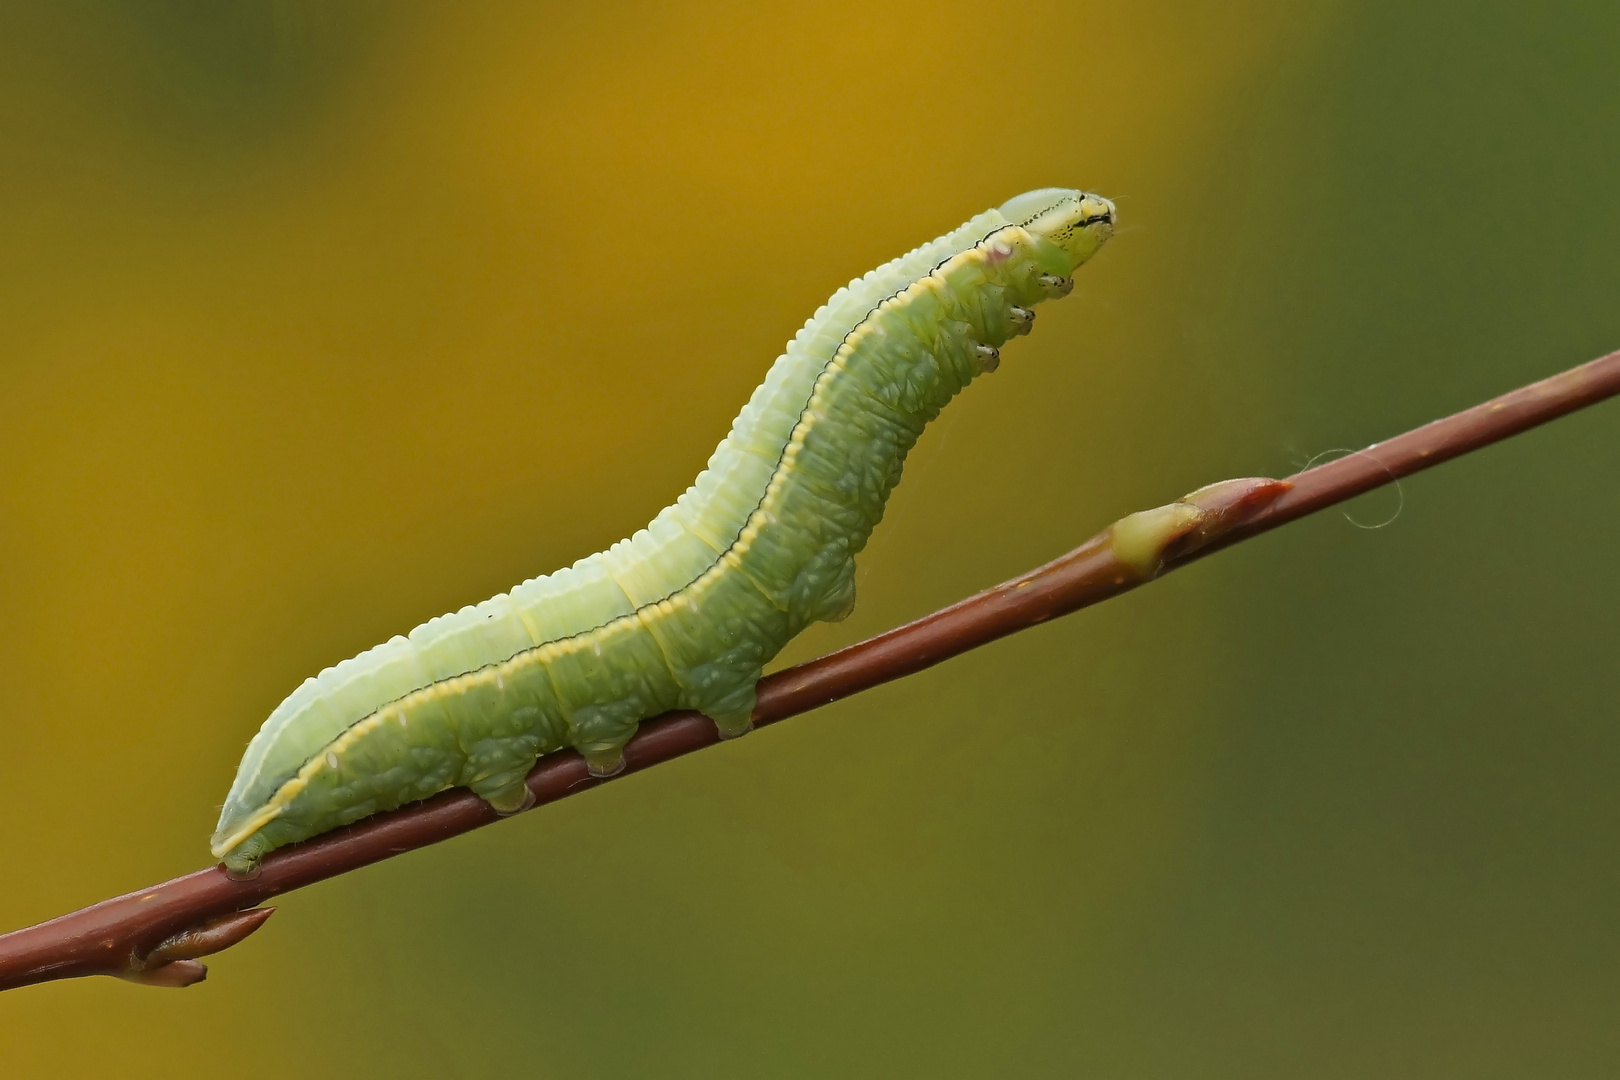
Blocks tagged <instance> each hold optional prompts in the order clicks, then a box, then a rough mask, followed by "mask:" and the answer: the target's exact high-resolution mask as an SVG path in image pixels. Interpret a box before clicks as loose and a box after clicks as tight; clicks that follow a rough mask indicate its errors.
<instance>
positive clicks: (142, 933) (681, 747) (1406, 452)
mask: <svg viewBox="0 0 1620 1080" xmlns="http://www.w3.org/2000/svg"><path fill="white" fill-rule="evenodd" d="M1616 393H1620V352H1616V353H1611V354H1609V355H1608V356H1605V357H1602V358H1600V359H1597V360H1593V361H1591V362H1590V363H1587V364H1583V365H1581V366H1580V367H1577V368H1572V369H1571V370H1569V371H1566V372H1564V373H1562V374H1560V375H1555V376H1553V377H1552V378H1550V379H1544V380H1543V381H1541V382H1538V383H1534V384H1532V385H1530V386H1526V387H1523V388H1521V389H1518V390H1514V391H1512V392H1511V393H1508V394H1504V395H1502V396H1501V397H1499V398H1496V399H1494V400H1492V401H1488V402H1486V403H1485V404H1483V405H1479V406H1476V407H1474V408H1472V409H1468V410H1466V411H1464V412H1460V413H1457V414H1456V415H1454V416H1450V417H1447V418H1446V419H1444V420H1437V421H1435V422H1434V423H1432V424H1428V425H1426V426H1424V427H1421V428H1418V429H1416V430H1415V431H1410V432H1407V433H1406V434H1404V435H1401V436H1399V437H1397V438H1394V439H1391V440H1389V441H1388V442H1384V443H1379V444H1377V445H1375V446H1371V447H1368V448H1367V449H1366V450H1363V451H1360V452H1358V453H1355V454H1351V455H1349V456H1347V457H1343V458H1340V459H1338V460H1336V461H1333V462H1330V463H1328V464H1326V465H1322V466H1319V467H1317V468H1314V469H1307V470H1305V471H1304V472H1301V473H1299V474H1298V475H1296V476H1293V477H1291V478H1290V479H1288V480H1283V481H1279V480H1262V479H1250V480H1229V481H1226V482H1224V483H1220V484H1215V485H1212V486H1211V487H1208V488H1204V489H1202V490H1200V491H1197V492H1194V493H1193V494H1191V495H1189V496H1187V497H1185V498H1184V499H1181V500H1179V501H1178V502H1175V503H1171V504H1169V505H1168V506H1162V507H1158V508H1156V509H1153V510H1147V511H1143V512H1141V513H1139V514H1132V515H1130V516H1129V517H1127V518H1123V519H1121V520H1120V521H1117V522H1115V523H1114V524H1113V525H1111V526H1109V527H1108V528H1107V529H1105V530H1104V531H1103V532H1101V533H1099V534H1098V535H1097V536H1095V537H1093V538H1092V539H1090V540H1088V541H1086V542H1085V543H1084V544H1081V545H1080V546H1079V547H1077V548H1075V549H1074V550H1073V551H1071V552H1069V553H1068V554H1067V555H1064V556H1063V557H1061V558H1059V559H1057V560H1055V561H1053V562H1050V563H1048V564H1047V565H1045V566H1042V567H1040V568H1039V569H1036V570H1033V571H1031V572H1029V573H1027V574H1025V575H1023V576H1022V577H1018V578H1014V579H1013V580H1011V581H1008V582H1004V583H1002V584H1001V585H997V586H996V587H995V588H993V589H989V590H987V591H985V592H982V593H979V594H978V595H977V596H973V597H970V598H968V599H966V600H963V601H961V602H960V603H957V604H953V605H951V606H950V607H948V608H944V609H943V610H941V611H936V612H934V613H933V614H932V615H929V616H926V617H925V618H922V619H918V620H917V621H916V622H913V623H910V624H908V625H906V626H902V627H899V628H898V629H895V630H890V631H889V632H888V633H885V634H880V635H878V636H877V637H874V638H871V639H869V640H867V641H863V642H861V643H860V644H858V645H852V646H850V647H849V648H847V649H840V650H839V651H838V652H835V653H831V654H829V655H827V656H823V657H821V658H820V659H818V660H812V661H810V662H809V663H807V664H801V665H800V666H798V667H795V668H790V669H788V670H786V671H782V672H779V673H777V674H775V675H772V676H770V677H769V678H767V679H765V680H763V681H762V682H761V683H760V685H759V707H758V709H757V710H756V711H755V713H754V722H755V724H757V725H763V724H770V723H775V722H776V721H778V720H783V719H786V718H787V717H790V716H795V715H797V714H799V713H802V712H805V711H807V710H810V709H814V708H816V707H817V706H820V705H825V704H827V703H828V702H830V701H836V700H838V699H839V698H843V697H848V696H849V695H851V694H854V693H858V692H859V691H862V690H865V689H868V688H870V687H873V686H876V685H878V684H879V683H883V682H888V681H890V680H892V679H898V678H900V677H902V676H904V675H910V674H912V673H913V672H917V671H921V670H922V669H924V668H926V667H930V666H932V665H934V664H937V663H939V662H940V661H941V660H945V659H947V658H949V657H952V656H956V655H958V654H960V653H963V652H966V651H967V650H969V649H972V648H976V647H977V646H979V645H983V644H985V643H986V642H989V641H994V640H995V639H996V638H999V637H1005V636H1006V635H1008V634H1012V633H1015V632H1017V631H1019V630H1022V629H1025V628H1026V627H1030V626H1033V625H1035V624H1037V623H1041V622H1045V621H1046V620H1048V619H1052V618H1056V617H1057V616H1059V615H1065V614H1068V613H1069V612H1072V611H1078V610H1079V609H1080V608H1083V607H1088V606H1090V605H1092V604H1095V603H1098V602H1100V601H1102V600H1106V599H1108V598H1109V597H1111V596H1114V595H1116V594H1118V593H1121V592H1124V591H1126V590H1128V589H1132V588H1135V587H1136V586H1137V585H1140V584H1142V583H1143V582H1145V581H1148V580H1151V579H1152V578H1153V577H1155V576H1156V575H1158V574H1160V573H1163V572H1164V571H1167V570H1172V569H1174V568H1176V567H1178V566H1181V565H1183V564H1185V563H1187V562H1190V561H1192V560H1193V559H1196V558H1199V557H1201V556H1203V555H1206V554H1208V553H1210V552H1212V551H1215V550H1218V549H1220V548H1223V547H1226V546H1227V545H1229V544H1234V543H1237V542H1238V541H1240V540H1246V539H1248V538H1249V537H1251V536H1255V535H1258V534H1259V533H1262V532H1265V531H1267V530H1269V529H1274V528H1276V527H1277V526H1279V525H1282V524H1285V523H1287V522H1290V521H1294V520H1297V519H1298V518H1301V517H1304V516H1305V515H1307V514H1310V513H1313V512H1315V511H1317V510H1320V509H1322V508H1323V507H1325V506H1330V505H1332V504H1334V503H1338V502H1342V501H1344V500H1346V499H1349V498H1352V497H1354V496H1356V495H1360V494H1362V493H1363V492H1365V491H1369V490H1371V489H1373V488H1376V487H1378V486H1380V485H1382V484H1386V483H1389V482H1391V481H1392V480H1395V479H1396V478H1398V477H1402V476H1406V475H1409V474H1411V473H1414V472H1417V471H1418V470H1420V469H1426V468H1428V467H1429V466H1431V465H1435V464H1438V463H1439V462H1442V461H1446V460H1448V459H1450V458H1453V457H1456V456H1458V455H1459V454H1465V453H1467V452H1469V451H1470V450H1474V449H1477V448H1479V447H1481V446H1485V445H1487V444H1489V443H1493V442H1497V441H1499V440H1501V439H1505V438H1508V437H1509V436H1512V435H1516V434H1518V433H1519V432H1521V431H1524V430H1526V429H1528V428H1531V427H1535V426H1536V425H1537V424H1541V423H1545V422H1546V421H1548V420H1552V419H1555V418H1557V417H1560V416H1564V415H1566V414H1568V413H1571V412H1574V411H1575V410H1577V409H1580V408H1583V407H1585V406H1587V405H1590V404H1592V403H1594V402H1596V401H1600V400H1602V399H1604V398H1607V397H1610V396H1612V395H1614V394H1616ZM717 741H718V739H717V737H716V734H715V729H714V725H713V724H712V723H710V722H709V721H708V720H707V719H705V718H704V717H701V716H698V715H696V714H694V713H669V714H666V715H664V716H661V717H658V718H656V719H654V720H650V721H648V722H647V723H645V724H643V725H642V728H641V731H640V732H639V733H638V734H637V735H636V737H635V738H634V739H633V740H631V742H630V745H629V746H628V747H626V749H625V758H626V763H627V767H626V769H625V774H628V773H633V772H638V771H640V770H642V769H645V768H648V767H650V766H653V765H657V764H659V763H660V762H664V761H668V760H670V759H671V758H676V757H680V756H681V755H682V754H688V753H691V752H692V751H694V750H700V749H702V748H703V747H706V746H710V745H712V744H714V743H715V742H717ZM621 775H624V774H621ZM607 782H610V781H604V780H599V779H595V778H593V777H591V776H590V775H589V774H588V773H587V772H586V769H585V762H584V761H583V759H581V758H580V757H579V755H578V754H575V753H572V752H568V753H560V754H553V755H551V756H548V757H546V758H545V759H543V760H542V761H541V762H540V763H539V764H538V765H536V766H535V768H534V771H532V772H531V773H530V774H529V777H528V784H529V787H530V789H531V790H533V791H534V794H535V799H536V805H539V804H542V803H548V802H553V801H555V800H557V799H561V798H563V797H565V796H568V795H572V794H575V793H576V792H580V791H584V790H586V789H587V788H591V787H595V786H597V785H599V784H602V783H607ZM496 820H498V819H497V817H496V815H495V814H494V812H493V811H491V810H490V809H489V807H488V805H487V804H486V803H484V802H483V800H481V799H479V798H478V797H477V796H475V795H473V794H472V793H471V792H469V791H466V790H464V789H458V790H454V791H447V792H445V793H443V794H441V795H438V796H435V797H434V798H432V799H429V800H427V801H426V802H423V803H419V804H416V805H414V806H409V807H404V808H401V809H399V810H396V811H393V812H392V813H387V814H378V815H377V816H375V817H373V818H370V819H368V820H366V821H363V822H360V823H359V824H356V825H354V826H351V827H349V828H345V829H340V830H337V831H335V832H331V833H327V834H326V835H324V836H320V837H316V838H315V839H313V840H309V841H306V842H305V843H302V844H297V845H294V846H292V847H288V848H285V849H283V850H281V851H277V852H274V853H272V854H271V855H270V856H269V857H268V858H266V859H265V861H264V864H263V869H262V871H261V872H260V873H259V875H258V877H256V878H254V879H252V880H250V881H237V880H233V879H231V878H229V877H227V876H226V875H225V872H224V870H222V869H221V868H220V867H217V866H215V867H210V868H209V869H207V870H199V871H197V872H196V873H193V874H188V875H186V876H185V877H180V878H175V879H174V880H172V881H166V882H164V883H163V884H161V885H154V886H152V887H151V888H149V889H143V890H141V891H140V892H135V893H130V894H129V895H127V896H120V897H117V898H115V899H112V900H105V901H103V902H101V903H99V904H96V905H94V906H92V907H88V908H85V909H83V910H82V911H76V912H74V913H72V914H71V915H63V916H61V917H60V918H56V919H52V920H50V921H49V922H44V923H40V924H39V925H38V926H31V927H28V928H27V929H24V930H17V931H14V932H12V933H9V934H5V935H0V989H7V988H10V987H14V986H23V985H26V984H28V983H35V982H44V981H47V980H50V979H65V978H72V977H75V976H80V975H118V976H121V977H123V978H127V979H132V980H134V981H137V982H144V983H147V984H150V985H158V986H185V985H189V984H190V983H193V982H196V981H198V980H200V979H201V978H203V975H204V973H205V970H206V969H205V968H204V967H203V965H202V964H200V963H198V962H197V958H198V957H200V956H205V955H208V954H210V953H213V952H218V951H219V950H220V949H223V948H227V947H228V946H230V945H233V944H235V943H236V942H238V941H240V940H242V939H243V938H245V937H246V936H247V935H248V934H250V933H252V932H253V931H254V930H256V929H257V928H258V927H259V926H260V925H261V924H262V923H263V922H264V920H265V919H267V918H268V917H269V915H270V912H271V911H272V910H273V909H270V908H257V909H256V908H255V906H256V905H258V904H260V903H262V902H264V901H265V900H267V899H269V898H270V897H272V896H276V895H279V894H281V893H284V892H288V891H290V890H292V889H296V888H299V887H300V886H303V885H308V884H311V883H312V882H316V881H320V880H322V879H325V878H329V877H334V876H336V875H338V874H342V873H345V872H347V871H349V870H354V869H357V868H359V867H362V866H366V865H368V864H370V863H374V862H378V861H379V860H382V859H386V858H390V857H391V856H394V855H398V854H400V853H401V852H405V851H410V850H411V849H413V848H419V847H424V846H426V845H428V844H433V843H437V842H438V841H440V840H445V839H448V838H449V837H452V836H456V835H458V834H460V833H464V832H467V831H469V830H471V829H476V828H479V827H481V826H484V825H488V824H491V823H492V822H494V821H496Z"/></svg>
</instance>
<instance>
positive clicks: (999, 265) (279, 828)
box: [212, 188, 1115, 873]
mask: <svg viewBox="0 0 1620 1080" xmlns="http://www.w3.org/2000/svg"><path fill="white" fill-rule="evenodd" d="M1114 221H1115V211H1114V206H1113V204H1112V203H1110V202H1109V201H1108V200H1107V199H1103V198H1100V197H1098V196H1096V195H1088V194H1086V193H1084V192H1080V191H1072V190H1068V189H1061V188H1050V189H1045V190H1041V191H1031V192H1028V193H1026V194H1024V195H1020V196H1018V197H1017V198H1014V199H1011V200H1009V201H1008V202H1006V203H1004V204H1003V205H1002V206H1000V207H999V208H997V209H995V210H988V211H986V212H984V213H982V214H980V215H978V216H977V217H975V218H973V219H972V220H970V221H968V222H967V223H966V224H964V225H962V226H960V227H959V228H957V229H954V230H952V231H951V232H949V233H946V234H945V235H944V236H942V237H940V238H939V239H937V240H934V241H933V242H931V243H928V244H924V245H923V246H921V247H919V248H917V249H916V250H914V251H912V252H911V253H910V254H907V255H903V256H901V257H900V258H898V259H895V260H894V261H892V262H890V263H887V264H885V265H883V266H881V267H879V268H878V269H876V270H873V271H872V272H871V273H869V274H867V275H866V276H864V277H862V278H859V279H857V280H855V281H852V282H850V283H849V285H848V286H846V287H844V288H842V289H839V290H838V291H837V292H836V293H834V294H833V295H832V297H831V299H829V300H828V301H827V303H826V304H825V305H823V306H822V307H821V309H820V310H818V311H817V312H816V313H815V315H814V316H812V317H811V318H810V320H809V321H808V322H806V323H805V324H804V328H803V329H802V330H800V331H799V333H798V334H797V335H796V336H795V337H794V338H793V340H792V341H790V342H789V343H788V346H787V350H786V351H785V352H784V353H783V354H782V355H781V356H780V357H779V358H778V359H777V361H776V363H775V364H774V365H772V367H771V369H770V372H769V373H768V374H767V375H766V376H765V381H764V382H763V383H762V384H761V385H760V386H759V388H758V389H757V390H755V391H754V394H753V397H752V398H750V399H749V401H748V404H747V405H746V406H744V407H743V410H742V412H741V413H739V414H738V415H737V419H736V421H735V422H734V423H733V424H732V426H731V432H730V434H728V435H727V436H726V438H725V439H724V441H722V442H721V443H720V445H719V447H718V448H716V450H715V452H714V455H713V456H712V457H711V458H710V459H709V464H708V468H706V469H705V470H704V471H703V472H702V473H701V474H700V475H699V476H698V478H697V480H696V481H695V482H694V483H693V485H692V486H691V487H690V488H688V489H687V491H686V493H685V494H684V495H682V496H681V497H680V498H679V499H677V500H676V501H675V503H674V504H673V505H671V506H669V507H666V508H665V509H664V510H663V512H661V513H660V514H659V515H658V516H657V517H655V518H654V519H653V520H652V522H651V524H649V525H648V526H647V527H646V528H645V529H643V530H641V531H640V532H637V533H636V534H635V535H634V536H632V537H630V538H629V539H627V540H621V541H620V542H619V543H617V544H614V545H613V546H612V547H611V548H609V549H608V550H606V551H603V552H599V553H598V554H595V555H592V556H590V557H589V558H585V559H581V560H580V561H579V562H577V563H575V564H574V565H573V566H571V567H569V568H567V569H566V570H559V571H558V572H556V573H554V574H549V575H547V576H545V577H538V578H534V579H532V580H530V581H526V582H524V583H523V584H521V585H519V586H517V587H516V588H515V589H513V590H512V591H511V592H509V593H503V594H501V595H499V596H496V597H493V598H491V599H489V600H486V601H484V602H483V603H481V604H478V605H476V606H473V607H467V608H463V609H462V610H460V611H458V612H456V613H454V614H451V615H444V616H441V617H439V618H437V619H432V620H430V621H428V622H426V623H423V624H422V625H421V626H418V627H417V628H416V629H414V630H412V631H411V632H410V634H409V635H407V636H405V637H396V638H393V639H392V640H390V641H387V642H384V643H383V644H381V645H378V646H376V647H375V648H372V649H368V650H367V651H365V652H363V653H361V654H360V655H359V656H356V657H353V658H352V659H349V660H345V661H343V662H342V663H341V664H338V665H337V666H336V667H331V668H327V669H326V670H325V671H323V672H321V673H320V674H319V675H318V676H316V677H314V678H312V679H308V680H306V681H305V682H304V684H303V685H302V686H300V687H299V688H298V689H296V690H294V691H293V692H292V694H291V695H290V696H289V697H288V698H287V700H285V701H283V702H282V703H281V704H280V705H279V706H277V708H276V710H275V711H274V712H272V713H271V714H270V717H269V719H267V720H266V721H265V722H264V725H263V726H262V727H261V728H260V729H259V732H258V734H257V735H255V736H254V737H253V740H252V742H250V743H249V744H248V748H247V753H246V755H245V756H244V757H243V758H242V763H241V765H240V766H239V767H238V769H237V773H236V780H235V782H234V783H233V784H232V785H231V790H230V794H229V795H228V796H227V798H226V800H225V806H224V809H223V810H222V812H221V813H220V818H219V826H218V828H217V829H216V830H215V832H214V836H213V840H212V850H213V853H214V856H215V857H216V858H219V859H222V860H223V861H224V862H225V865H226V867H227V868H228V869H230V870H232V871H233V872H236V873H245V872H250V871H251V870H252V869H253V867H255V866H256V865H257V863H258V861H259V860H260V859H261V858H263V856H264V855H265V853H266V852H269V851H271V850H273V849H275V848H277V847H280V846H282V845H283V844H289V843H292V842H294V841H297V840H302V839H304V838H306V837H310V836H314V835H316V834H318V833H322V832H325V831H327V830H328V829H332V828H336V827H337V826H339V825H343V824H347V823H348V822H352V821H356V820H358V819H360V818H363V817H366V816H368V815H370V814H373V813H375V812H377V811H379V810H388V809H392V808H394V807H396V806H399V805H401V804H403V803H406V802H411V801H414V800H417V799H423V798H426V797H427V796H429V795H432V794H434V793H435V792H438V791H442V790H444V789H445V788H449V787H456V786H465V787H469V788H471V789H472V790H473V791H474V792H476V793H477V794H478V795H480V796H481V797H483V798H484V799H486V800H487V801H488V802H489V803H490V804H491V805H492V806H494V807H495V809H497V810H499V811H501V812H503V813H513V812H516V811H518V810H521V809H523V808H525V807H526V806H527V805H529V803H530V802H531V801H532V798H533V796H532V795H531V794H530V792H529V789H528V788H527V787H526V786H525V784H524V777H525V775H526V774H527V773H528V771H529V769H530V768H531V767H532V766H533V765H534V763H535V761H536V759H537V758H538V757H540V756H541V755H543V754H549V753H553V752H555V751H557V750H561V749H564V748H566V747H574V748H575V749H577V750H579V752H580V753H581V754H583V755H584V757H585V759H586V761H587V763H588V764H589V766H590V769H591V771H592V772H593V773H595V774H597V775H599V776H605V775H611V774H612V773H614V772H616V771H618V769H620V768H622V766H623V758H622V755H621V751H622V749H623V747H624V744H625V743H626V742H627V741H628V740H629V739H630V736H631V735H633V734H634V733H635V730H636V726H637V724H638V723H639V722H640V721H641V720H644V719H646V718H647V717H650V716H655V715H657V714H658V713H661V712H665V711H667V710H669V709H674V708H686V709H695V710H697V711H699V712H702V713H704V714H705V715H707V716H709V717H711V718H712V719H713V720H714V722H715V723H716V724H717V725H718V726H719V729H720V733H721V734H722V735H723V736H727V737H732V736H737V735H741V734H743V733H744V732H746V731H747V730H748V728H749V717H750V715H751V714H752V712H753V708H754V684H755V683H756V682H758V681H759V678H760V674H761V671H762V669H763V668H764V666H765V664H767V663H768V662H769V661H770V660H771V658H772V657H774V656H775V655H776V654H777V652H779V651H780V650H781V648H782V647H783V646H784V645H786V644H787V642H788V641H789V640H791V639H792V638H793V637H794V635H796V634H798V633H799V632H800V631H801V630H803V629H804V628H805V627H806V626H808V625H809V624H810V623H812V622H815V621H818V620H829V621H830V620H836V619H841V618H843V617H844V616H845V615H847V614H848V613H849V611H850V609H851V607H853V605H854V603H855V586H854V571H855V562H854V559H855V555H856V553H857V552H859V551H860V550H861V548H862V547H863V546H864V545H865V544H866V540H867V537H868V536H869V535H870V534H871V531H872V529H873V527H874V526H876V525H877V523H878V520H879V519H880V518H881V517H882V516H883V507H884V503H885V502H886V500H887V499H888V496H889V492H890V491H891V490H892V489H893V487H894V485H895V484H896V483H898V482H899V479H900V470H901V466H902V465H903V464H904V462H905V458H906V454H907V452H908V451H909V450H910V449H911V447H912V445H913V444H914V443H915V442H916V440H917V436H918V435H919V434H920V433H921V432H922V429H923V427H924V425H926V424H927V423H928V422H929V421H930V420H932V419H933V418H934V417H935V416H936V415H938V413H939V410H940V409H941V408H942V407H943V406H944V405H945V404H946V403H947V402H948V401H950V399H951V398H952V397H954V396H955V395H956V393H957V392H958V391H959V390H961V389H962V387H964V386H966V385H967V384H968V383H969V382H970V381H972V379H973V378H974V377H975V376H977V375H979V374H980V373H981V372H986V371H994V370H995V368H996V365H997V364H998V363H999V360H1000V352H999V350H1000V348H1001V346H1002V345H1004V344H1005V343H1006V342H1007V341H1008V340H1009V339H1010V338H1012V337H1015V336H1017V335H1019V334H1024V333H1028V332H1029V329H1030V327H1031V325H1032V324H1033V321H1034V318H1035V315H1034V311H1033V310H1032V309H1033V308H1034V306H1035V305H1036V304H1038V303H1040V302H1041V301H1042V300H1047V299H1051V298H1055V297H1061V296H1066V295H1067V294H1068V292H1069V290H1070V289H1071V288H1072V286H1073V282H1072V281H1071V279H1070V274H1072V273H1073V271H1074V269H1075V267H1077V266H1079V265H1080V264H1081V263H1083V262H1085V261H1086V260H1087V259H1088V258H1090V257H1091V256H1092V255H1093V254H1094V253H1095V252H1096V251H1097V249H1098V248H1099V247H1100V246H1101V245H1102V244H1103V242H1104V241H1106V240H1107V239H1108V238H1109V236H1111V235H1112V233H1113V228H1114Z"/></svg>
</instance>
